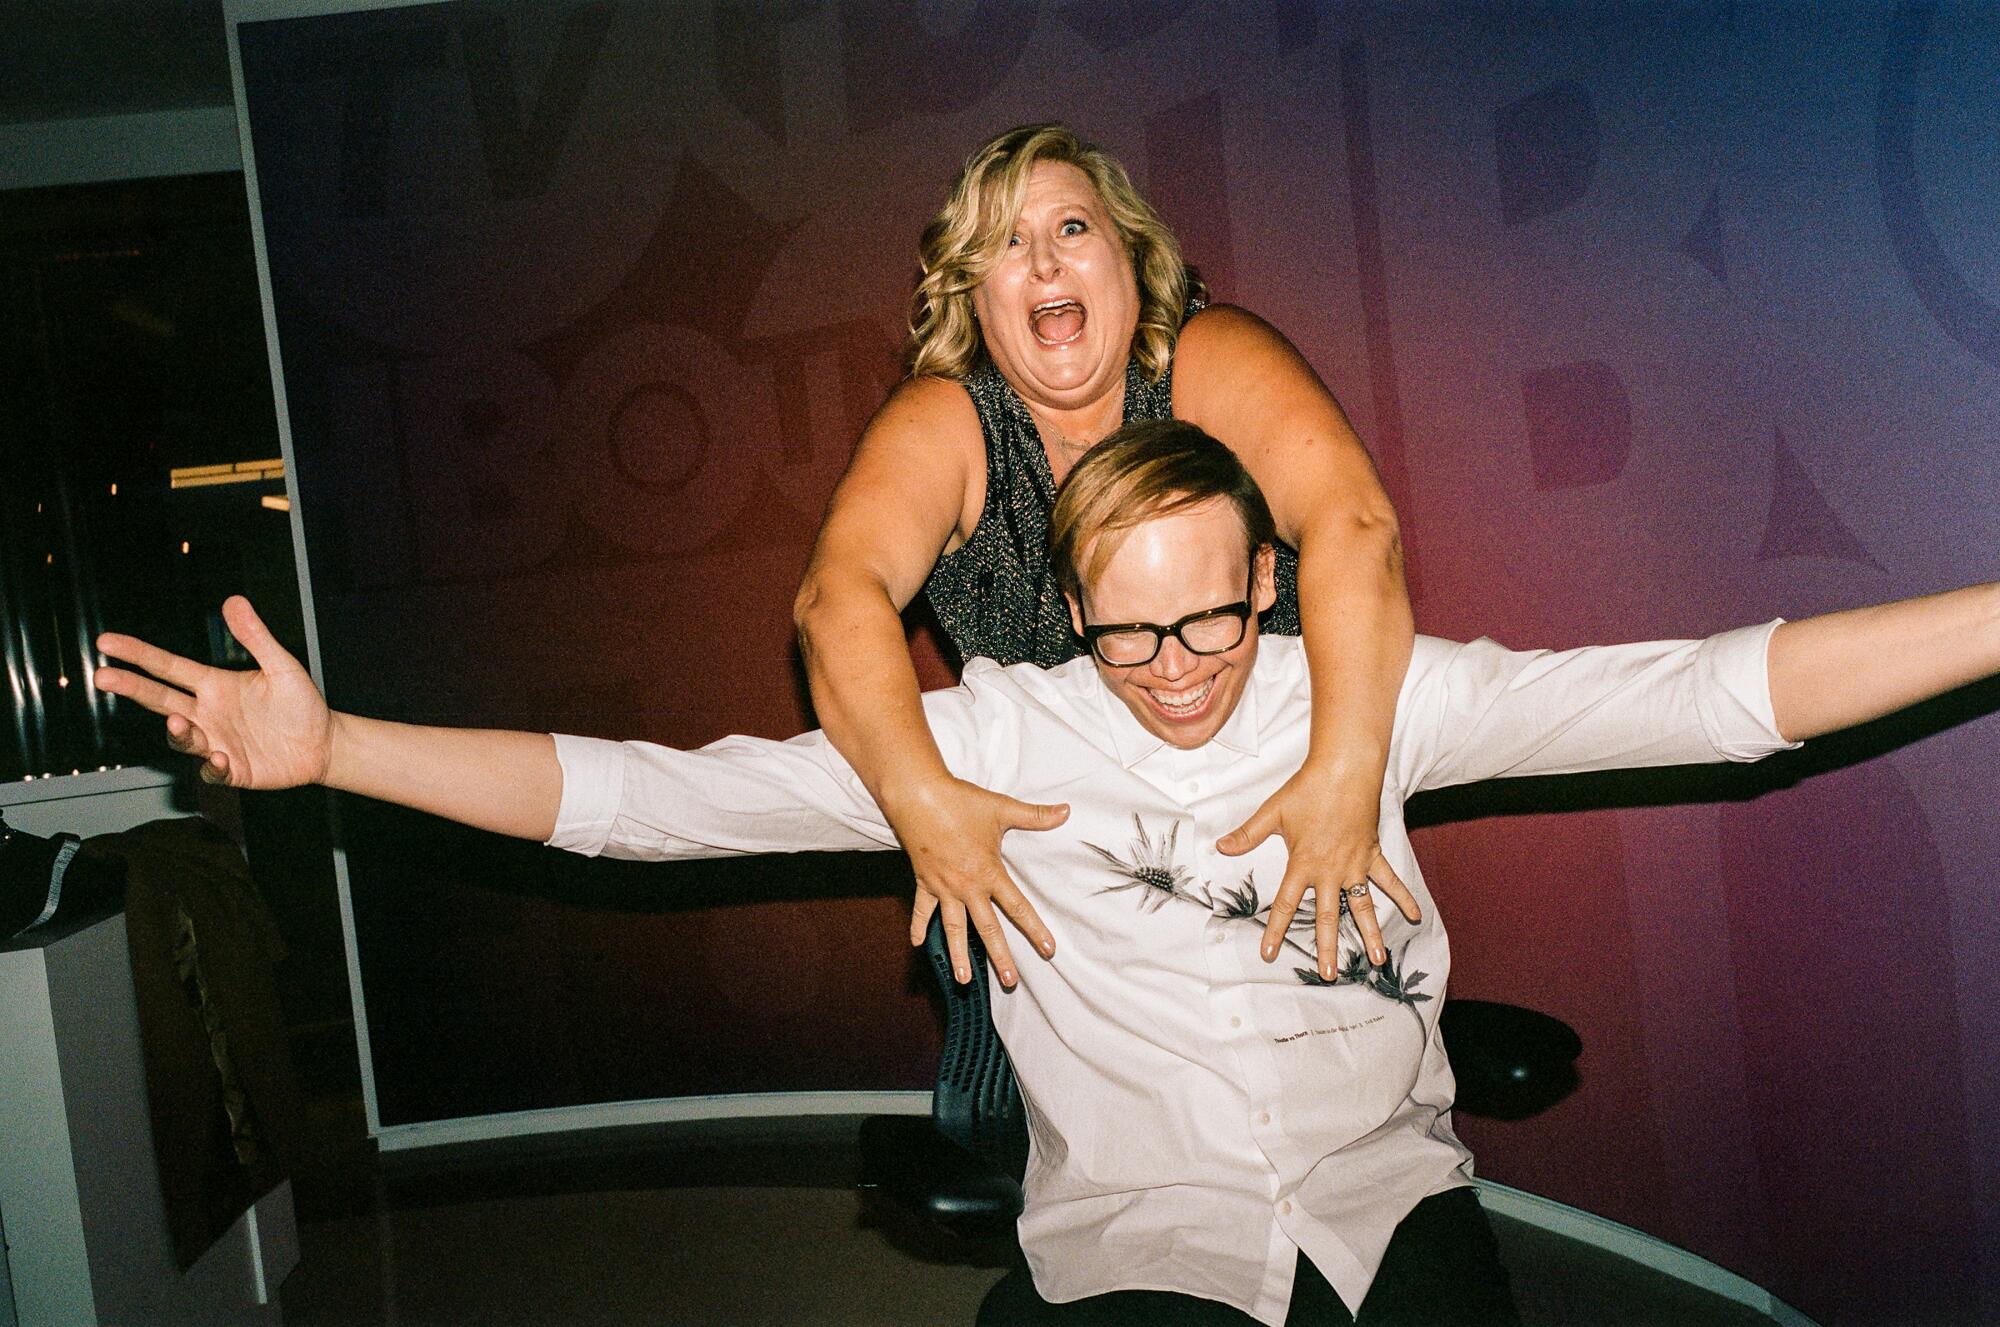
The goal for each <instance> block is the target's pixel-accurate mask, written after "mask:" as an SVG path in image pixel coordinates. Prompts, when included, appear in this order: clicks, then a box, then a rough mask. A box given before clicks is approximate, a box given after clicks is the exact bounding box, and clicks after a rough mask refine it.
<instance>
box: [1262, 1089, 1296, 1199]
mask: <svg viewBox="0 0 2000 1327" xmlns="http://www.w3.org/2000/svg"><path fill="white" fill-rule="evenodd" d="M1270 1122H1271V1112H1270V1111H1268V1110H1260V1111H1258V1112H1257V1123H1259V1124H1269V1123H1270ZM1285 1210H1286V1211H1287V1212H1289V1211H1291V1210H1292V1209H1291V1208H1290V1207H1287V1208H1285Z"/></svg>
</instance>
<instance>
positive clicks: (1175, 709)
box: [1140, 674, 1216, 720]
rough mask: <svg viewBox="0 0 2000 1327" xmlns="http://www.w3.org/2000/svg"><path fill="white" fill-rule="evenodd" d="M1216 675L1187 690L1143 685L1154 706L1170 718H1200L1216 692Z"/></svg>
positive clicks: (1142, 688) (1143, 689)
mask: <svg viewBox="0 0 2000 1327" xmlns="http://www.w3.org/2000/svg"><path fill="white" fill-rule="evenodd" d="M1215 676H1216V675H1214V674H1211V675H1210V676H1209V677H1208V679H1207V680H1206V681H1203V682H1202V683H1201V684H1200V685H1198V686H1193V687H1190V688H1188V689H1187V690H1185V691H1167V690H1164V689H1162V688H1159V687H1141V688H1140V690H1142V691H1144V692H1145V693H1146V699H1147V700H1149V701H1151V702H1152V704H1153V708H1155V709H1157V710H1159V711H1160V713H1162V714H1164V715H1166V716H1167V717H1168V718H1169V719H1179V720H1187V719H1194V718H1199V717H1200V716H1201V714H1202V712H1203V711H1204V710H1206V709H1207V708H1208V701H1209V697H1211V696H1213V695H1214V694H1215Z"/></svg>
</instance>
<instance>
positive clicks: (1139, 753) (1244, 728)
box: [1092, 664, 1263, 769]
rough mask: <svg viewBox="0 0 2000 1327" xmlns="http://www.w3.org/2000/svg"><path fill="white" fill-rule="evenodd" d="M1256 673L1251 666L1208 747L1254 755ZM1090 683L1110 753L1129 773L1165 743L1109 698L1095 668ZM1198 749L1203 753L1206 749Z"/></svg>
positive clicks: (1257, 724) (1258, 729) (1257, 725)
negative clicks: (1230, 711)
mask: <svg viewBox="0 0 2000 1327" xmlns="http://www.w3.org/2000/svg"><path fill="white" fill-rule="evenodd" d="M1257 672H1258V670H1257V668H1256V666H1255V665H1254V664H1253V665H1252V666H1251V670H1250V676H1249V678H1248V679H1247V680H1246V682H1245V684H1244V687H1243V691H1242V694H1241V695H1239V696H1238V697H1237V700H1236V711H1235V713H1233V714H1231V715H1230V716H1229V718H1228V719H1227V720H1225V721H1224V722H1223V725H1222V728H1221V730H1220V731H1219V732H1217V733H1216V735H1215V736H1214V737H1212V738H1210V739H1209V741H1208V744H1207V745H1208V746H1210V747H1220V748H1222V749H1223V750H1225V751H1227V752H1229V753H1231V754H1232V755H1238V756H1254V755H1256V754H1257V741H1258V734H1259V733H1260V732H1262V731H1263V726H1262V724H1261V723H1260V722H1259V709H1258V705H1257V690H1258V688H1257ZM1092 679H1093V681H1095V682H1096V685H1097V703H1098V705H1099V707H1100V708H1101V711H1102V713H1103V716H1104V727H1105V731H1106V732H1108V733H1110V734H1111V747H1112V752H1113V754H1114V755H1116V756H1117V758H1118V763H1119V764H1120V765H1123V766H1124V767H1125V768H1126V769H1131V768H1132V767H1133V766H1135V765H1137V764H1138V763H1139V762H1141V761H1143V760H1145V759H1146V758H1147V757H1148V756H1150V755H1152V754H1153V753H1154V752H1156V751H1158V750H1160V749H1161V748H1163V747H1165V746H1166V745H1167V744H1166V742H1165V741H1163V740H1162V739H1160V738H1159V737H1156V736H1154V735H1153V734H1152V733H1151V732H1148V731H1147V730H1146V728H1145V726H1144V725H1142V724H1141V723H1140V722H1139V720H1138V719H1137V718H1135V717H1133V714H1132V711H1131V710H1129V709H1127V708H1126V707H1125V702H1124V701H1122V700H1120V699H1118V697H1117V696H1114V695H1113V694H1111V688H1110V687H1108V686H1105V685H1104V682H1103V680H1102V679H1101V678H1098V677H1096V670H1095V666H1093V668H1092ZM1202 749H1203V750H1206V749H1207V747H1204V748H1202Z"/></svg>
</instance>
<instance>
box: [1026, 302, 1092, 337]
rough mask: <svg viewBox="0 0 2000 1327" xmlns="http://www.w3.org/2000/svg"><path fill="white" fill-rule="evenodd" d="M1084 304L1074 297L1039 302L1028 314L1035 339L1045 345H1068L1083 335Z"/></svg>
mask: <svg viewBox="0 0 2000 1327" xmlns="http://www.w3.org/2000/svg"><path fill="white" fill-rule="evenodd" d="M1084 321H1085V315H1084V312H1083V306H1082V305H1081V304H1078V303H1077V302H1076V301H1075V300H1073V299H1063V300H1050V301H1049V302H1048V303H1047V304H1037V305H1036V306H1035V307H1034V308H1033V309H1032V310H1030V311H1029V314H1028V322H1029V325H1030V326H1031V327H1033V329H1034V333H1035V339H1036V340H1037V341H1039V342H1041V343H1042V344H1043V345H1045V346H1066V345H1068V344H1069V343H1070V342H1072V341H1074V340H1076V339H1077V338H1078V337H1079V336H1082V335H1083V324H1084Z"/></svg>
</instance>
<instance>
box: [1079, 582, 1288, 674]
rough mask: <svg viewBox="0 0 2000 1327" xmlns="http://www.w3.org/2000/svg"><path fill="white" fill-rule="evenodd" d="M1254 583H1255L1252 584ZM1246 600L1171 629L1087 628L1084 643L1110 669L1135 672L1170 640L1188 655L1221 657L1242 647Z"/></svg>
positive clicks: (1133, 625)
mask: <svg viewBox="0 0 2000 1327" xmlns="http://www.w3.org/2000/svg"><path fill="white" fill-rule="evenodd" d="M1253 583H1254V582H1253ZM1246 593H1247V591H1246ZM1255 611H1256V610H1255V609H1253V608H1252V607H1250V601H1249V600H1248V599H1244V600H1241V601H1239V602H1237V603H1233V604H1224V605H1222V607H1220V608H1204V609H1201V610H1200V611H1199V612H1194V613H1189V614H1188V615H1187V616H1186V617H1184V618H1182V619H1180V620H1179V621H1178V622H1174V623H1172V624H1171V625H1162V624H1160V623H1158V622H1113V623H1106V624H1105V625H1103V626H1095V627H1092V626H1086V627H1085V628H1084V629H1083V643H1084V644H1085V645H1086V646H1088V647H1089V649H1090V651H1091V653H1093V654H1095V655H1096V656H1097V657H1098V658H1100V659H1102V660H1103V661H1104V662H1105V663H1108V664H1110V665H1111V666H1112V667H1113V668H1137V667H1139V666H1140V665H1141V664H1149V663H1151V662H1153V658H1154V656H1155V655H1157V654H1159V652H1160V645H1161V643H1162V642H1164V641H1165V640H1166V639H1167V637H1169V636H1172V637H1173V638H1174V639H1175V640H1178V641H1179V642H1180V643H1181V648H1183V649H1185V650H1186V651H1187V652H1188V653H1189V654H1221V653H1222V652H1223V651H1225V650H1233V649H1235V648H1236V647H1237V646H1238V645H1241V644H1242V643H1243V636H1244V633H1245V632H1246V631H1247V630H1248V629H1249V623H1250V617H1251V614H1252V613H1254V612H1255Z"/></svg>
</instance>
